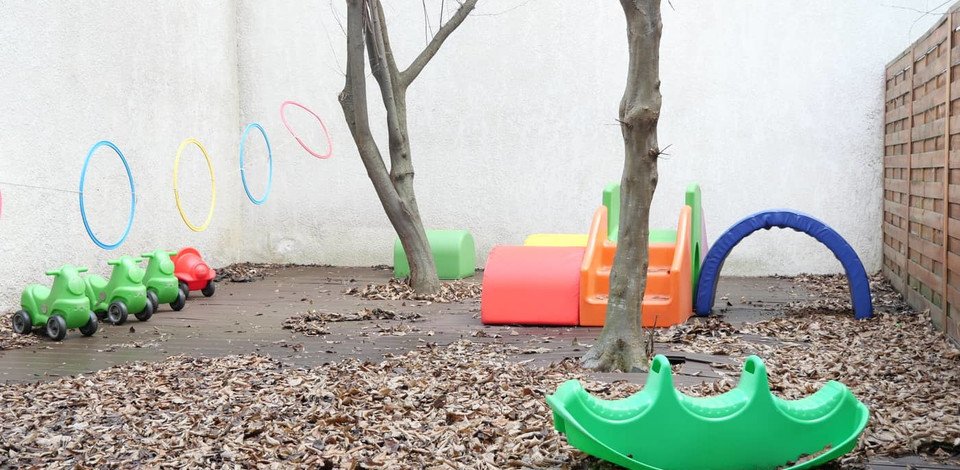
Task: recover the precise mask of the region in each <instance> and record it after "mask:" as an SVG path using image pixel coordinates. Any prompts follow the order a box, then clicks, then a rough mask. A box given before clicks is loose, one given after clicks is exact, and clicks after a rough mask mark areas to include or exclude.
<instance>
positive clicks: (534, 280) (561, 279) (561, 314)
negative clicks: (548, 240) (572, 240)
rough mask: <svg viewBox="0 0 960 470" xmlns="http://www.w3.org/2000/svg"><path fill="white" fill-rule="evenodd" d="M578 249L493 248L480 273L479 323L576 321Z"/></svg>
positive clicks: (570, 322)
mask: <svg viewBox="0 0 960 470" xmlns="http://www.w3.org/2000/svg"><path fill="white" fill-rule="evenodd" d="M583 252H584V248H583V247H567V246H497V247H494V248H493V250H492V251H490V256H488V257H487V265H486V267H485V268H484V271H483V294H482V296H481V299H480V319H481V320H482V321H483V323H484V324H487V325H491V324H514V325H571V326H572V325H577V324H578V323H579V321H580V263H581V262H582V261H583Z"/></svg>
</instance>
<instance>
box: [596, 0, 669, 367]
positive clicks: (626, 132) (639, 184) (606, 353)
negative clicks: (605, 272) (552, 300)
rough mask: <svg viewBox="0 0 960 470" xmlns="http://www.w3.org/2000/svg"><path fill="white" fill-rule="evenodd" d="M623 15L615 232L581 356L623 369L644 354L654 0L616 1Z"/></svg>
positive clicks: (656, 94)
mask: <svg viewBox="0 0 960 470" xmlns="http://www.w3.org/2000/svg"><path fill="white" fill-rule="evenodd" d="M620 3H621V5H622V6H623V12H624V14H625V15H626V18H627V43H628V47H629V55H630V66H629V69H628V72H627V87H626V90H625V91H624V94H623V99H622V100H621V101H620V130H621V132H622V134H623V143H624V166H623V177H622V178H621V181H620V185H621V195H620V207H621V209H620V231H619V234H618V238H617V254H616V256H615V257H614V260H613V270H612V271H611V273H610V295H609V300H608V302H607V316H606V320H605V323H604V327H603V331H602V332H601V333H600V338H599V339H597V343H596V344H595V345H594V346H593V348H591V349H590V351H589V352H588V353H587V354H586V355H585V356H584V358H583V364H584V366H586V367H590V368H594V369H598V370H603V371H612V370H622V371H624V372H629V371H630V370H632V369H634V368H645V367H646V366H647V363H648V360H649V357H648V353H647V348H646V347H645V342H644V338H643V331H642V328H641V312H640V308H641V304H642V302H643V293H644V291H645V290H646V287H647V266H648V256H647V255H648V248H649V234H650V204H651V202H653V192H654V190H655V189H656V187H657V158H658V157H659V155H660V150H659V147H658V144H657V122H658V120H659V118H660V70H659V67H660V66H659V62H660V32H661V30H662V28H663V25H662V23H661V22H660V0H620Z"/></svg>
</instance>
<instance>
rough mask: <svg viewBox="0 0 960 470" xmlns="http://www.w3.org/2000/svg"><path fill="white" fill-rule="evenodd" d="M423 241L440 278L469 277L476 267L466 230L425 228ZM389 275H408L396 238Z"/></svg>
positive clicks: (470, 236)
mask: <svg viewBox="0 0 960 470" xmlns="http://www.w3.org/2000/svg"><path fill="white" fill-rule="evenodd" d="M427 241H428V242H429V243H430V249H431V251H433V261H434V263H436V265H437V275H438V276H439V277H440V279H463V278H465V277H470V276H473V274H474V273H475V272H476V270H477V250H476V247H475V246H474V243H473V235H470V232H468V231H466V230H427ZM393 275H394V276H395V277H398V278H403V277H407V276H409V275H410V265H409V264H408V263H407V254H406V253H404V251H403V245H401V244H400V239H399V238H398V239H396V241H394V243H393Z"/></svg>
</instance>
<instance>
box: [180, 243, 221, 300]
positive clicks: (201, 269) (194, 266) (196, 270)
mask: <svg viewBox="0 0 960 470" xmlns="http://www.w3.org/2000/svg"><path fill="white" fill-rule="evenodd" d="M172 261H173V264H174V272H173V274H174V275H176V276H177V279H178V280H179V281H180V290H181V291H183V292H184V293H185V294H186V296H187V297H188V298H189V297H190V292H191V291H200V292H201V293H202V294H203V296H204V297H213V294H214V293H215V292H216V291H217V283H216V282H213V280H214V279H215V278H216V277H217V272H216V271H215V270H213V269H212V268H210V266H208V265H207V263H206V261H204V260H203V257H202V256H200V252H199V251H197V249H196V248H193V247H187V248H184V249H182V250H180V252H179V253H177V254H176V255H174V256H173V259H172Z"/></svg>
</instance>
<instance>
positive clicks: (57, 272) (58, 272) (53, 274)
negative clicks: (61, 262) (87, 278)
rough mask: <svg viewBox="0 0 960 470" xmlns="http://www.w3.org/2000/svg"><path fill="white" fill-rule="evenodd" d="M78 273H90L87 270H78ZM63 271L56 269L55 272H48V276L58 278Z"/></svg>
mask: <svg viewBox="0 0 960 470" xmlns="http://www.w3.org/2000/svg"><path fill="white" fill-rule="evenodd" d="M76 269H77V272H78V273H85V272H87V271H88V269H87V268H76ZM62 270H63V269H62V268H61V269H54V270H53V271H47V276H58V275H60V272H61V271H62Z"/></svg>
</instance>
